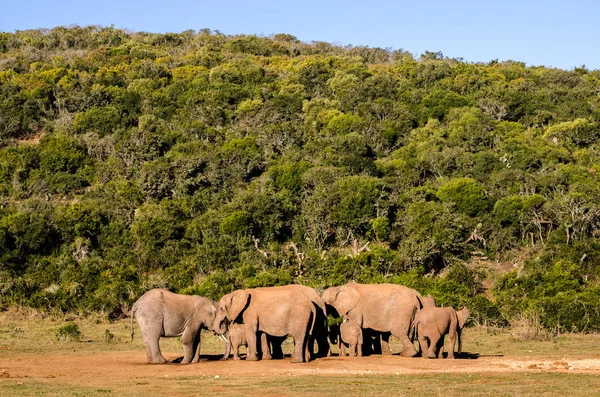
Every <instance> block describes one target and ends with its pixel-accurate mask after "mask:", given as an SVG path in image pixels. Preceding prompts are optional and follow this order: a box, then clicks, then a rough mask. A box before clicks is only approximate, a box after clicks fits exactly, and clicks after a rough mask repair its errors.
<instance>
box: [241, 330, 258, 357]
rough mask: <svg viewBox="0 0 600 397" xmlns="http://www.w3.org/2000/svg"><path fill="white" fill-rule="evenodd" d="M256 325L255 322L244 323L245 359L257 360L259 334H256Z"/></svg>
mask: <svg viewBox="0 0 600 397" xmlns="http://www.w3.org/2000/svg"><path fill="white" fill-rule="evenodd" d="M257 328H258V327H257V326H256V325H255V324H252V323H250V324H246V327H245V330H244V331H245V332H246V341H247V342H248V347H247V348H246V361H258V350H257V347H258V344H259V343H260V340H259V338H260V336H259V335H257Z"/></svg>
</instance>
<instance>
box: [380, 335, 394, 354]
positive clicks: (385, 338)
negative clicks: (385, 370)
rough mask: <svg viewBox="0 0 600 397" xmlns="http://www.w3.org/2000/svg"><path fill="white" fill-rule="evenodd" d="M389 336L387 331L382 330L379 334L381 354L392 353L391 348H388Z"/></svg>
mask: <svg viewBox="0 0 600 397" xmlns="http://www.w3.org/2000/svg"><path fill="white" fill-rule="evenodd" d="M390 336H391V334H390V333H389V332H383V333H382V334H381V354H383V355H388V356H391V355H392V350H391V349H390Z"/></svg>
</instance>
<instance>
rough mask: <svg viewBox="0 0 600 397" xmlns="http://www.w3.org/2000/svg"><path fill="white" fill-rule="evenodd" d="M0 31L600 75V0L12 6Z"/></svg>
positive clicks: (33, 0) (12, 1)
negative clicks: (62, 30)
mask: <svg viewBox="0 0 600 397" xmlns="http://www.w3.org/2000/svg"><path fill="white" fill-rule="evenodd" d="M4 3H5V4H3V6H2V12H1V14H0V31H5V32H13V31H15V30H25V29H34V28H41V27H43V28H52V27H55V26H65V25H71V24H77V25H80V26H85V25H104V26H108V25H111V24H113V25H114V26H115V27H117V28H127V29H130V30H133V31H147V32H181V31H184V30H187V29H193V30H200V29H202V28H210V29H213V30H219V31H221V32H223V33H226V34H236V33H247V34H259V35H269V34H273V33H289V34H292V35H294V36H296V37H298V38H299V39H300V40H302V41H313V40H317V41H327V42H332V43H337V44H344V45H345V44H352V45H368V46H370V47H391V48H393V49H400V48H402V49H404V50H406V51H410V52H411V53H413V54H416V55H419V54H421V53H423V52H424V51H426V50H428V51H442V52H443V53H444V55H446V56H449V57H462V58H464V59H465V60H466V61H490V60H492V59H499V60H508V59H512V60H516V61H523V62H526V63H527V64H528V65H545V66H552V67H559V68H563V69H572V68H573V67H576V66H581V65H586V66H587V67H588V68H589V69H600V51H598V45H597V43H598V38H599V37H600V23H598V20H599V19H600V1H592V0H572V1H568V2H567V1H554V0H547V1H542V0H537V1H534V0H522V1H515V0H505V1H501V0H496V1H486V0H480V1H473V0H471V1H466V0H454V1H449V0H447V1H442V0H421V1H419V0H412V1H403V0H402V1H400V0H399V1H383V0H371V1H364V0H363V1H354V0H348V1H326V0H322V1H314V0H304V1H295V2H286V1H273V0H271V1H268V0H257V1H223V0H221V1H219V0H213V1H200V0H196V1H193V0H168V1H156V0H146V1H140V0H132V1H127V0H121V1H115V0H104V1H94V2H91V1H86V0H78V1H77V0H53V1H42V0H28V1H17V0H6V1H5V2H4Z"/></svg>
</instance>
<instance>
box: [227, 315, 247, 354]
mask: <svg viewBox="0 0 600 397" xmlns="http://www.w3.org/2000/svg"><path fill="white" fill-rule="evenodd" d="M240 346H248V342H247V341H246V332H245V329H244V326H243V325H242V324H236V323H233V324H231V325H230V326H229V329H228V330H227V346H225V353H224V354H223V360H227V359H228V358H229V354H230V353H231V349H233V359H234V360H239V359H240V356H239V354H238V350H239V348H240Z"/></svg>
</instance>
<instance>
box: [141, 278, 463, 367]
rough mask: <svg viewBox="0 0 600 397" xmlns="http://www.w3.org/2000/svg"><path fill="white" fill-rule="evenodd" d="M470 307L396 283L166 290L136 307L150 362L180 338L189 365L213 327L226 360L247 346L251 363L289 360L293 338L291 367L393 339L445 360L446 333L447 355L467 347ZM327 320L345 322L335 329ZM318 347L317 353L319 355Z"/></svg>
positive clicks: (408, 353)
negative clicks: (210, 293) (164, 344)
mask: <svg viewBox="0 0 600 397" xmlns="http://www.w3.org/2000/svg"><path fill="white" fill-rule="evenodd" d="M468 315H469V310H468V309H466V308H462V309H460V310H458V311H455V310H454V309H452V308H450V307H436V305H435V301H434V300H433V298H431V297H429V296H427V297H424V296H422V295H421V294H419V292H418V291H416V290H414V289H411V288H408V287H405V286H402V285H396V284H359V283H355V282H352V283H348V284H346V285H343V286H341V287H332V288H328V289H326V290H325V291H323V293H322V295H320V294H319V293H318V292H317V290H315V289H313V288H310V287H307V286H303V285H297V284H290V285H286V286H279V287H265V288H254V289H245V290H236V291H234V292H232V293H230V294H227V295H225V296H223V297H222V298H221V299H220V300H219V301H218V302H214V301H212V300H210V299H208V298H205V297H201V296H195V295H179V294H175V293H172V292H170V291H167V290H164V289H153V290H150V291H148V292H146V293H145V294H144V295H143V296H142V297H141V298H140V299H138V300H137V302H135V304H134V305H133V307H132V309H131V338H132V340H133V335H134V331H133V330H134V328H133V318H134V317H135V319H136V320H137V323H138V325H139V327H140V330H141V333H142V338H143V340H144V345H145V346H146V356H147V360H148V362H149V363H154V364H159V363H165V362H166V360H165V358H164V357H163V355H162V353H161V351H160V346H159V339H160V338H161V337H174V336H180V337H181V342H182V344H183V349H184V357H183V359H182V361H181V362H182V363H196V362H198V360H199V358H200V331H201V329H209V330H212V331H214V332H215V333H216V334H218V335H221V336H222V338H223V339H225V340H226V342H227V343H226V348H225V354H224V356H223V358H224V359H227V358H228V357H229V355H230V352H231V349H233V356H234V359H239V356H238V348H239V346H241V345H246V346H247V349H246V360H247V361H256V360H259V359H261V358H262V359H270V358H282V357H283V352H282V348H281V345H282V343H283V341H284V340H285V339H286V338H287V337H288V336H291V337H292V338H293V340H294V350H293V353H292V362H293V363H299V362H306V361H310V360H312V359H314V358H318V357H326V356H329V355H330V354H331V352H330V344H329V342H330V341H331V342H332V343H335V342H336V341H337V343H338V345H339V347H340V355H345V346H348V347H349V350H350V355H352V356H355V355H358V356H361V355H362V354H363V350H364V349H369V350H370V351H377V350H379V349H380V351H381V353H383V354H391V350H390V347H389V338H390V336H394V337H396V338H397V339H399V340H400V342H401V344H402V353H401V355H402V356H405V357H412V356H415V355H417V353H418V352H417V350H416V349H415V346H414V344H413V340H414V339H415V338H417V339H418V340H419V346H420V349H421V352H422V356H423V357H429V358H435V357H442V351H443V345H444V336H445V335H446V334H447V335H448V337H449V342H450V345H449V347H448V349H447V350H448V357H449V358H453V357H454V344H455V342H456V340H458V351H459V352H460V349H461V339H462V338H461V331H462V328H463V327H464V324H465V321H466V319H467V317H468ZM328 316H331V317H334V318H341V323H337V324H335V325H331V326H329V325H328ZM315 345H316V351H315Z"/></svg>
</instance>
